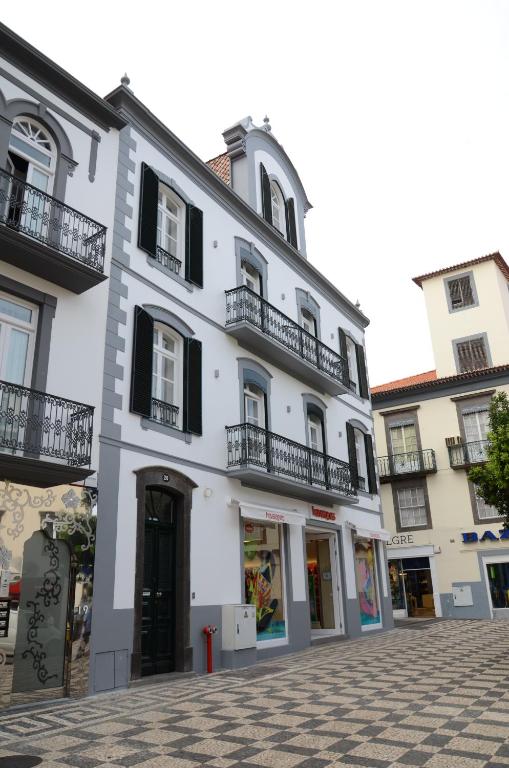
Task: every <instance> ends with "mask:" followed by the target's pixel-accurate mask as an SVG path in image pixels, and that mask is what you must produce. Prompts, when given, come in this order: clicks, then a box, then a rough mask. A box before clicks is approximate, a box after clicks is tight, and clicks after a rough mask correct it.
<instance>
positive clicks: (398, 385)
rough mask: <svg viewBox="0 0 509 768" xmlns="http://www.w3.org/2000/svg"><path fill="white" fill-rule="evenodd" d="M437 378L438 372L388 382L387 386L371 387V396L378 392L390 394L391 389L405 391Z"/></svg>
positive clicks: (428, 372) (417, 374) (427, 372)
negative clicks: (407, 388) (406, 388)
mask: <svg viewBox="0 0 509 768" xmlns="http://www.w3.org/2000/svg"><path fill="white" fill-rule="evenodd" d="M436 378H437V372H436V371H426V372H425V373H416V374H415V376H407V377H406V378H405V379H396V380H395V381H389V382H387V384H379V385H378V386H376V387H371V394H373V395H374V394H376V393H377V392H388V391H389V390H390V389H404V388H405V387H411V386H413V385H414V384H423V383H424V382H425V381H435V379H436Z"/></svg>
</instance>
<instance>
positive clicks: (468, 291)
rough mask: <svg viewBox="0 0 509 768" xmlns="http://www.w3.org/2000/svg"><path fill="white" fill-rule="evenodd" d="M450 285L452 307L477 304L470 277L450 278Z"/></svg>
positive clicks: (460, 307)
mask: <svg viewBox="0 0 509 768" xmlns="http://www.w3.org/2000/svg"><path fill="white" fill-rule="evenodd" d="M448 285H449V296H450V298H451V308H452V309H462V308H463V307H471V306H472V305H473V304H475V301H474V294H473V291H472V284H471V282H470V277H456V278H454V279H453V280H449V283H448Z"/></svg>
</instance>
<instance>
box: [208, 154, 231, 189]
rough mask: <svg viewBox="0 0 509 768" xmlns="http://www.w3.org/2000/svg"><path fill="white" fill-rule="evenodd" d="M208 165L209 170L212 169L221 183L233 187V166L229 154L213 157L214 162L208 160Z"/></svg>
mask: <svg viewBox="0 0 509 768" xmlns="http://www.w3.org/2000/svg"><path fill="white" fill-rule="evenodd" d="M207 165H208V167H209V168H212V170H213V171H214V173H215V174H216V175H217V176H219V178H220V179H221V181H224V183H225V184H228V186H230V185H231V176H232V174H231V165H230V158H229V157H228V153H227V152H223V154H222V155H218V156H217V157H213V158H212V160H207Z"/></svg>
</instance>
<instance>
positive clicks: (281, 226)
mask: <svg viewBox="0 0 509 768" xmlns="http://www.w3.org/2000/svg"><path fill="white" fill-rule="evenodd" d="M270 199H271V206H272V224H273V225H274V226H275V228H276V229H277V230H279V232H281V233H282V234H283V235H285V237H286V225H285V201H284V198H283V193H282V192H281V189H280V187H279V184H278V183H277V181H271V183H270Z"/></svg>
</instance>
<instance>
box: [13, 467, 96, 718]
mask: <svg viewBox="0 0 509 768" xmlns="http://www.w3.org/2000/svg"><path fill="white" fill-rule="evenodd" d="M96 520H97V489H96V488H93V487H82V486H69V485H67V486H58V487H53V488H50V489H40V488H31V487H27V486H21V485H16V484H13V483H7V482H6V483H3V482H0V612H1V606H2V604H3V603H5V604H6V605H7V606H8V608H9V621H8V627H7V631H6V632H5V633H4V635H5V636H2V633H1V632H0V709H1V708H2V707H4V706H9V705H12V704H18V703H25V702H30V701H33V700H37V699H41V698H42V699H47V698H48V697H49V698H52V697H53V698H54V697H60V696H66V695H70V696H81V695H85V694H86V693H87V690H88V663H89V655H90V637H91V624H92V597H93V572H94V558H95V540H96ZM2 601H3V602H2ZM0 622H1V617H0Z"/></svg>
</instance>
